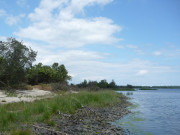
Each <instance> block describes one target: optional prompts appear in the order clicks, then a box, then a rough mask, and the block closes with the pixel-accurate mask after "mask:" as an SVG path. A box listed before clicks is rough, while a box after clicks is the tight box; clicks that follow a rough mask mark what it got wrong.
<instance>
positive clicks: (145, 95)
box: [113, 89, 180, 135]
mask: <svg viewBox="0 0 180 135" xmlns="http://www.w3.org/2000/svg"><path fill="white" fill-rule="evenodd" d="M122 93H124V94H126V95H127V96H129V97H131V100H130V101H131V102H132V103H133V106H131V107H129V109H130V110H131V111H132V112H133V113H131V114H129V115H126V116H125V117H124V118H122V119H121V120H117V121H115V122H114V123H113V124H115V125H120V126H121V127H123V128H124V129H128V130H126V133H127V134H130V135H131V134H132V135H180V89H159V90H148V91H133V92H122ZM129 131H130V132H129Z"/></svg>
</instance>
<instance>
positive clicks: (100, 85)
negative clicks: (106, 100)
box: [76, 79, 133, 90]
mask: <svg viewBox="0 0 180 135" xmlns="http://www.w3.org/2000/svg"><path fill="white" fill-rule="evenodd" d="M76 86H77V87H79V88H88V89H94V90H97V89H133V86H132V85H129V84H127V85H126V86H119V85H117V84H116V82H115V81H114V80H112V81H111V82H109V83H108V82H107V81H106V79H103V80H101V81H99V82H98V81H87V80H84V81H83V82H81V83H79V84H77V85H76Z"/></svg>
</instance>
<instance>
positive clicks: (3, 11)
mask: <svg viewBox="0 0 180 135" xmlns="http://www.w3.org/2000/svg"><path fill="white" fill-rule="evenodd" d="M5 15H6V11H5V10H3V9H0V17H2V16H5Z"/></svg>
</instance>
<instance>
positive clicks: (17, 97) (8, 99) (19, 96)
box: [0, 89, 53, 104]
mask: <svg viewBox="0 0 180 135" xmlns="http://www.w3.org/2000/svg"><path fill="white" fill-rule="evenodd" d="M51 96H53V94H52V92H50V91H44V90H39V89H33V90H23V91H22V90H21V91H20V90H16V92H15V94H13V95H8V94H7V93H6V92H5V91H1V90H0V104H8V103H14V102H21V101H24V102H32V101H34V100H38V99H42V98H47V97H51Z"/></svg>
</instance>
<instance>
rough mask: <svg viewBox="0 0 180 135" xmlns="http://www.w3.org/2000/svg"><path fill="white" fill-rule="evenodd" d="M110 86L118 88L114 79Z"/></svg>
mask: <svg viewBox="0 0 180 135" xmlns="http://www.w3.org/2000/svg"><path fill="white" fill-rule="evenodd" d="M109 88H116V83H115V81H114V80H112V81H111V82H110V83H109Z"/></svg>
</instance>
